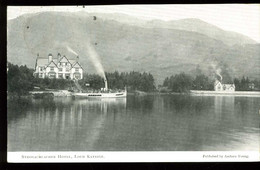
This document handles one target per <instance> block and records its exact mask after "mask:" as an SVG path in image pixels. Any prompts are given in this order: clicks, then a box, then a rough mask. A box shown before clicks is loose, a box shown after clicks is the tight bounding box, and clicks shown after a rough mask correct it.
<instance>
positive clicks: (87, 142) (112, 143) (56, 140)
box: [8, 95, 260, 151]
mask: <svg viewBox="0 0 260 170" xmlns="http://www.w3.org/2000/svg"><path fill="white" fill-rule="evenodd" d="M259 106H260V98H244V97H232V96H188V95H161V96H160V95H157V96H156V95H155V96H153V95H151V96H128V97H127V99H125V98H122V99H73V98H54V99H53V100H46V99H44V100H41V99H37V100H36V99H32V100H22V101H19V102H17V101H11V100H9V101H8V150H9V151H87V150H103V151H104V150H107V151H109V150H113V151H117V150H119V151H121V150H122V151H124V150H125V151H131V150H132V151H135V150H140V151H141V150H148V151H152V150H158V151H160V150H168V151H170V150H171V151H200V150H201V151H204V150H208V151H210V150H223V151H224V150H257V149H258V148H259V120H260V119H259V116H258V109H259ZM248 144H250V145H248Z"/></svg>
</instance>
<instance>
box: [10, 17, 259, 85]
mask: <svg viewBox="0 0 260 170" xmlns="http://www.w3.org/2000/svg"><path fill="white" fill-rule="evenodd" d="M93 16H97V19H96V20H94V19H93ZM101 16H102V15H100V16H98V15H96V14H95V15H91V14H87V13H86V14H84V15H82V13H75V14H73V15H72V14H70V15H68V14H66V13H57V12H46V13H38V14H34V15H26V16H20V17H19V18H16V19H13V20H10V21H9V22H8V43H7V54H8V58H7V59H8V61H10V62H12V63H14V64H26V65H27V66H29V67H34V64H35V60H36V55H37V53H39V55H40V57H45V56H47V55H48V54H49V53H52V54H53V55H57V53H58V52H60V53H61V54H65V55H66V56H68V57H69V58H73V57H76V56H75V55H74V54H72V53H69V52H68V51H67V49H66V46H70V47H71V48H72V49H73V50H74V51H76V52H77V53H78V54H79V57H80V62H81V64H82V65H83V67H84V70H85V72H88V73H96V71H95V69H94V67H93V64H92V63H91V62H90V58H89V56H88V53H87V52H86V50H87V48H86V47H87V46H88V44H87V43H86V40H87V39H89V40H90V42H91V44H92V45H93V46H94V48H95V50H96V51H97V53H98V54H99V56H100V59H101V62H102V64H103V66H104V69H105V71H107V72H113V71H115V70H118V71H132V70H135V71H142V72H143V71H146V72H151V73H152V74H153V75H154V77H155V79H156V82H157V83H162V81H163V80H164V78H165V77H166V76H170V75H172V74H176V73H179V72H181V71H184V72H186V73H191V74H194V73H195V72H194V71H195V70H196V68H197V67H199V68H200V69H201V70H202V71H203V72H205V73H207V74H209V72H214V71H215V70H212V69H216V68H214V67H213V68H210V66H212V65H217V64H218V63H219V62H222V63H226V64H227V65H228V69H229V72H230V75H231V76H232V77H234V76H243V75H246V76H249V77H250V78H259V77H260V72H259V68H260V62H259V60H260V45H259V44H244V43H242V42H244V41H241V43H236V45H232V46H230V44H229V45H228V44H227V43H226V42H223V40H222V39H221V38H219V39H217V38H216V37H215V38H212V37H210V36H208V35H207V34H206V33H205V34H203V32H199V31H197V32H196V31H190V30H185V29H180V27H179V28H176V29H173V28H167V27H165V26H163V25H162V26H160V24H155V23H153V24H154V26H151V23H148V24H144V25H146V26H144V25H143V26H140V24H129V23H126V22H122V21H120V20H118V21H117V20H116V18H111V19H109V18H108V17H104V18H102V17H101ZM132 22H133V20H132ZM151 22H152V21H151ZM153 22H154V21H153ZM163 22H164V21H163ZM139 23H142V22H141V21H140V20H139ZM167 24H168V25H172V22H171V21H169V23H167ZM204 24H205V23H204ZM178 25H181V24H180V23H178ZM196 25H199V24H194V25H193V26H192V27H196ZM202 25H203V24H202ZM183 27H185V26H183ZM198 27H201V25H200V26H198ZM214 28H215V29H217V28H216V27H214ZM198 30H201V28H200V29H199V28H198ZM222 31H223V30H222ZM224 32H225V31H224ZM225 33H226V34H229V35H232V34H230V32H225ZM239 36H241V37H243V35H239ZM239 36H238V37H239ZM249 42H252V43H253V42H254V41H253V40H249ZM209 70H210V71H209Z"/></svg>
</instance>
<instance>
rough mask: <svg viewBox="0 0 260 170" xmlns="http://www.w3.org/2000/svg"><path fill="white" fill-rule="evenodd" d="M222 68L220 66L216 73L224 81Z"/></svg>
mask: <svg viewBox="0 0 260 170" xmlns="http://www.w3.org/2000/svg"><path fill="white" fill-rule="evenodd" d="M220 73H221V69H220V68H218V69H217V70H216V74H217V75H218V76H219V77H220V81H222V76H221V74H220Z"/></svg>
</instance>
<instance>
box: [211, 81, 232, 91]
mask: <svg viewBox="0 0 260 170" xmlns="http://www.w3.org/2000/svg"><path fill="white" fill-rule="evenodd" d="M235 89H236V87H235V84H222V83H221V82H220V81H218V80H216V81H215V84H214V90H215V91H228V92H233V91H235Z"/></svg>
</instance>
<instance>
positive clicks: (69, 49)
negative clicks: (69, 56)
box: [67, 46, 78, 56]
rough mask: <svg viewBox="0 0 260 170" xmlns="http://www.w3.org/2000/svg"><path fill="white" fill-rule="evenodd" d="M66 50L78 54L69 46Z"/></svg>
mask: <svg viewBox="0 0 260 170" xmlns="http://www.w3.org/2000/svg"><path fill="white" fill-rule="evenodd" d="M67 50H68V51H69V52H71V53H73V54H75V55H76V56H78V54H77V53H76V52H75V51H74V50H72V49H71V48H70V47H69V46H67Z"/></svg>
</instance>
